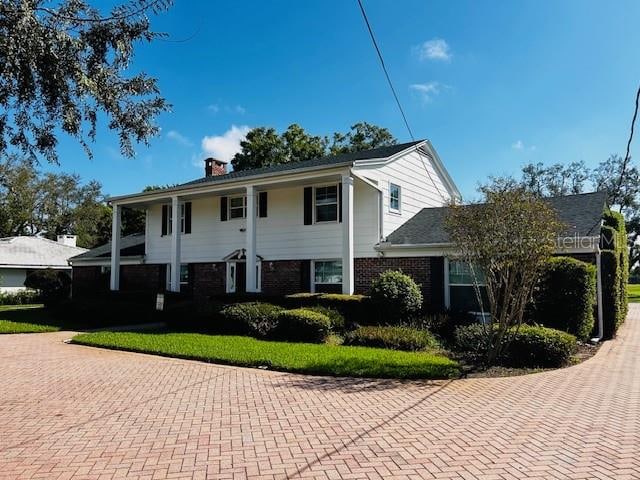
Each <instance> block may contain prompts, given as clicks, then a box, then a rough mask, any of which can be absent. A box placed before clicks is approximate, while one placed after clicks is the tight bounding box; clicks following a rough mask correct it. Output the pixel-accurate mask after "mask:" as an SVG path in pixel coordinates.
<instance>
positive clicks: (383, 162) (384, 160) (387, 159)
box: [353, 140, 427, 167]
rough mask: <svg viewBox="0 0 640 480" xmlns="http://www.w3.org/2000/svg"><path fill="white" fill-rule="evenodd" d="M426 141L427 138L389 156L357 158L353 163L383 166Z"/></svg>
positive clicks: (358, 165)
mask: <svg viewBox="0 0 640 480" xmlns="http://www.w3.org/2000/svg"><path fill="white" fill-rule="evenodd" d="M425 143H427V140H423V141H422V142H420V143H416V144H415V145H412V146H410V147H407V148H405V149H404V150H401V151H399V152H397V153H395V154H393V155H391V156H389V157H380V158H363V159H360V160H356V161H355V162H354V163H353V166H354V167H376V166H382V165H386V164H388V163H391V162H393V161H394V160H396V159H397V158H399V157H401V156H403V155H405V154H406V153H407V152H410V151H412V150H416V149H418V148H420V147H422V146H423V145H424V144H425Z"/></svg>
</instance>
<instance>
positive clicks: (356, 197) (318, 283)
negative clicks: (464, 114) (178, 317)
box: [72, 140, 460, 297]
mask: <svg viewBox="0 0 640 480" xmlns="http://www.w3.org/2000/svg"><path fill="white" fill-rule="evenodd" d="M459 196H460V194H459V192H458V189H457V188H456V186H455V184H454V183H453V181H452V180H451V177H450V176H449V174H448V173H447V171H446V169H445V167H444V166H443V164H442V162H441V161H440V159H439V157H438V155H437V153H436V152H435V150H434V149H433V146H432V145H431V144H430V143H429V142H428V141H424V140H423V141H416V142H411V143H405V144H401V145H394V146H389V147H382V148H377V149H373V150H369V151H363V152H357V153H350V154H343V155H337V156H329V157H323V158H317V159H312V160H308V161H304V162H297V163H288V164H284V165H277V166H272V167H265V168H259V169H255V170H248V171H239V172H230V173H225V165H224V163H223V162H219V161H217V160H214V159H207V160H206V161H205V176H204V177H203V178H200V179H198V180H195V181H193V182H189V183H186V184H183V185H179V186H177V187H172V188H167V189H163V190H159V191H152V192H144V193H138V194H132V195H125V196H120V197H114V198H111V199H110V201H111V204H112V205H113V207H114V208H113V212H114V227H115V229H114V232H116V234H115V235H114V236H113V237H114V241H113V244H112V246H111V247H112V255H111V258H110V263H111V265H110V267H111V270H110V287H111V289H112V290H119V289H121V288H122V289H127V288H128V285H131V284H132V283H134V284H138V282H128V280H127V277H131V276H135V277H139V276H140V272H141V271H142V270H143V271H144V272H145V275H144V277H145V278H146V279H147V288H148V289H158V286H159V285H162V286H163V287H166V288H167V289H168V290H171V291H180V290H186V289H188V290H189V291H191V292H193V294H194V296H196V297H203V296H204V297H207V296H210V295H213V294H219V293H225V292H244V291H247V292H256V291H258V292H264V293H268V294H276V293H292V292H300V291H317V292H319V291H325V292H343V293H354V292H366V291H367V290H368V288H369V285H370V283H371V280H372V279H373V278H374V277H375V276H376V274H377V272H380V271H383V270H384V269H387V268H402V269H403V270H405V271H407V272H408V273H411V272H413V271H414V270H415V274H416V275H419V277H420V278H422V277H423V276H424V275H423V272H422V271H418V270H420V269H421V266H420V265H419V264H416V263H415V262H414V261H413V259H409V260H407V261H403V260H402V259H398V260H395V259H391V260H390V259H384V258H381V257H382V254H381V253H380V252H379V251H378V250H377V248H376V247H377V245H378V244H379V243H380V242H381V241H382V240H384V239H385V238H386V237H387V236H388V235H389V234H391V233H392V232H393V231H395V230H396V229H397V228H398V227H399V226H401V225H402V224H404V223H405V222H407V221H408V220H409V219H410V218H412V217H413V216H414V215H415V214H416V213H418V212H419V211H420V210H421V209H422V208H424V207H437V206H442V205H444V204H446V203H448V202H449V201H450V200H451V199H452V198H459ZM123 208H137V209H143V210H145V211H146V231H145V244H144V257H141V258H139V259H138V260H137V265H132V264H131V261H130V260H129V259H127V262H126V264H124V263H123V261H122V259H123V258H124V257H125V256H124V255H123V253H122V251H121V248H122V241H123V239H121V238H120V236H119V235H118V233H119V232H120V229H119V225H120V222H121V212H122V209H123ZM176 232H178V234H176ZM72 262H73V264H74V276H75V277H76V280H77V282H83V280H82V279H84V278H95V276H96V274H95V272H96V271H97V269H103V267H105V265H102V266H98V265H93V266H91V265H86V266H81V264H80V263H76V261H75V259H74V260H72ZM76 267H77V268H76ZM424 288H425V289H426V290H428V288H429V287H428V285H427V284H426V283H425V285H424ZM74 290H76V291H77V289H76V282H74Z"/></svg>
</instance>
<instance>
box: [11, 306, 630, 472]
mask: <svg viewBox="0 0 640 480" xmlns="http://www.w3.org/2000/svg"><path fill="white" fill-rule="evenodd" d="M68 336H69V334H65V333H64V332H62V333H46V334H31V335H4V336H0V366H1V367H0V478H7V479H16V478H83V479H89V478H100V479H102V478H105V479H106V478H108V479H110V478H125V477H128V478H139V479H144V478H149V479H151V478H154V479H155V478H162V479H163V478H216V479H218V478H246V477H250V478H254V477H255V478H385V479H386V478H392V477H396V478H464V479H471V478H473V479H475V478H478V479H501V478H504V479H509V478H523V477H526V478H541V479H542V478H545V479H547V478H558V479H565V478H615V479H619V480H622V479H628V478H640V368H639V367H640V305H632V308H631V313H630V318H629V319H628V321H627V322H626V323H625V325H624V326H623V328H622V329H621V331H620V334H619V336H618V338H617V339H616V340H615V341H613V342H607V343H606V344H605V345H604V346H603V347H602V348H601V349H600V351H599V352H598V354H597V355H596V356H595V357H594V358H592V359H590V360H588V361H587V362H585V363H583V364H581V365H578V366H575V367H572V368H567V369H563V370H556V371H553V372H548V373H542V374H536V375H527V376H522V377H512V378H500V379H470V380H456V381H453V382H410V383H406V382H396V381H365V380H351V379H342V380H340V379H332V378H325V377H307V376H300V375H290V374H283V373H274V372H265V371H260V370H249V369H241V368H232V367H221V366H215V365H207V364H204V363H198V362H189V361H182V360H174V359H166V358H160V357H153V356H148V355H140V354H133V353H126V352H115V351H109V350H100V349H93V348H89V347H82V346H76V345H66V344H63V343H62V340H63V339H64V338H66V337H68Z"/></svg>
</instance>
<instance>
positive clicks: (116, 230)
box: [109, 203, 122, 292]
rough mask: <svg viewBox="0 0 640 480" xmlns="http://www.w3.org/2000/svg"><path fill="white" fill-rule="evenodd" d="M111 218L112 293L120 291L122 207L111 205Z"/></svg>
mask: <svg viewBox="0 0 640 480" xmlns="http://www.w3.org/2000/svg"><path fill="white" fill-rule="evenodd" d="M112 208H113V218H112V220H111V278H110V282H109V283H110V288H111V290H112V291H114V292H115V291H118V290H120V231H121V226H122V207H121V206H120V205H118V204H115V203H114V204H113V206H112Z"/></svg>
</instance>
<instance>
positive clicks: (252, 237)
mask: <svg viewBox="0 0 640 480" xmlns="http://www.w3.org/2000/svg"><path fill="white" fill-rule="evenodd" d="M246 202H247V208H246V216H247V223H246V233H245V234H246V251H245V252H246V253H245V259H246V263H247V268H246V273H245V279H246V288H245V291H246V292H247V293H254V292H256V291H258V289H257V287H256V285H258V282H257V280H256V224H257V222H256V216H257V215H256V210H257V209H256V203H257V202H256V192H255V190H254V188H253V186H252V185H250V186H248V187H247V200H246Z"/></svg>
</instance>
